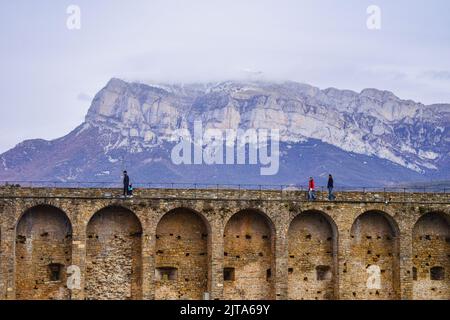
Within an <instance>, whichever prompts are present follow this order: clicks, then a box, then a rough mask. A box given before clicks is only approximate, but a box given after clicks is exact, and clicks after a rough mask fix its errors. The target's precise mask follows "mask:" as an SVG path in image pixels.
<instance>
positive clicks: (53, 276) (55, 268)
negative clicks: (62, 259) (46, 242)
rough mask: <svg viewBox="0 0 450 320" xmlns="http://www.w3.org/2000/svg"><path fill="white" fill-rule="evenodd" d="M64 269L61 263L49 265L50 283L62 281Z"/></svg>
mask: <svg viewBox="0 0 450 320" xmlns="http://www.w3.org/2000/svg"><path fill="white" fill-rule="evenodd" d="M62 268H63V266H62V264H59V263H50V264H49V265H48V271H49V275H50V281H61V276H62V272H61V271H62Z"/></svg>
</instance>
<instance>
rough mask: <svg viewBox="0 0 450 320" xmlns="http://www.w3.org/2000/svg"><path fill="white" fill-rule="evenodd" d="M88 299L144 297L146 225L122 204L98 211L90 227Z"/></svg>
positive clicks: (87, 259)
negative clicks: (143, 230) (143, 238)
mask: <svg viewBox="0 0 450 320" xmlns="http://www.w3.org/2000/svg"><path fill="white" fill-rule="evenodd" d="M86 235H87V239H86V271H85V272H86V287H85V293H86V298H87V299H124V300H129V299H140V298H142V281H141V279H142V261H141V250H142V247H141V242H142V239H141V236H142V227H141V224H140V222H139V220H138V219H137V217H136V216H135V215H134V214H133V213H132V212H131V211H128V210H126V209H124V208H121V207H108V208H105V209H102V210H100V211H99V212H97V213H96V214H95V215H94V216H93V217H92V218H91V220H90V221H89V223H88V225H87V230H86Z"/></svg>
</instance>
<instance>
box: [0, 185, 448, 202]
mask: <svg viewBox="0 0 450 320" xmlns="http://www.w3.org/2000/svg"><path fill="white" fill-rule="evenodd" d="M338 190H339V189H338ZM121 194H122V190H121V189H120V188H52V187H14V186H4V187H0V199H14V198H69V199H121V198H122V195H121ZM334 194H335V196H336V200H335V201H334V202H389V203H440V204H449V205H450V192H443V191H441V192H423V191H422V192H420V191H418V190H417V191H413V190H407V189H396V190H392V189H387V188H379V189H377V190H370V189H368V190H366V189H364V190H359V191H336V192H335V193H334ZM316 196H317V200H316V201H328V199H327V197H328V192H327V191H325V190H324V188H319V190H318V191H317V192H316ZM133 199H134V200H145V199H149V200H151V199H155V200H156V199H189V200H192V199H198V200H233V201H236V200H259V201H307V192H306V189H301V188H292V187H289V188H282V187H281V188H279V189H270V188H267V189H263V187H262V186H261V187H260V188H254V189H243V188H226V187H224V186H216V187H209V188H202V187H201V186H195V187H189V188H145V189H144V188H137V189H135V191H134V196H133Z"/></svg>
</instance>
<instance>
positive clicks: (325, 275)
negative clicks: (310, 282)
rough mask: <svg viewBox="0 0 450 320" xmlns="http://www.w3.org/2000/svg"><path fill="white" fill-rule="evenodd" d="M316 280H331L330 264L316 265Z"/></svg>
mask: <svg viewBox="0 0 450 320" xmlns="http://www.w3.org/2000/svg"><path fill="white" fill-rule="evenodd" d="M316 276H317V281H324V280H331V276H332V274H331V268H330V266H317V267H316Z"/></svg>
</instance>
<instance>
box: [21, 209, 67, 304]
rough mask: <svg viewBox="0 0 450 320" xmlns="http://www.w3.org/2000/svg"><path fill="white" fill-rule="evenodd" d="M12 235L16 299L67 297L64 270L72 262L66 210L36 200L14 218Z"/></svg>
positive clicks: (59, 298)
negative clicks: (13, 234)
mask: <svg viewBox="0 0 450 320" xmlns="http://www.w3.org/2000/svg"><path fill="white" fill-rule="evenodd" d="M15 235H16V239H15V247H14V252H15V263H14V267H15V288H16V299H18V300H28V299H32V300H46V299H57V300H66V299H70V297H71V294H70V291H69V290H68V289H67V286H66V282H67V274H66V270H67V267H68V266H70V265H71V264H72V223H71V222H70V219H69V217H68V216H67V214H66V213H65V212H64V211H63V210H62V209H60V208H58V207H56V206H53V205H47V204H36V205H34V206H32V207H29V208H27V209H26V210H25V211H24V212H23V213H22V214H21V216H20V217H19V218H18V220H17V222H16V226H15Z"/></svg>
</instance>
